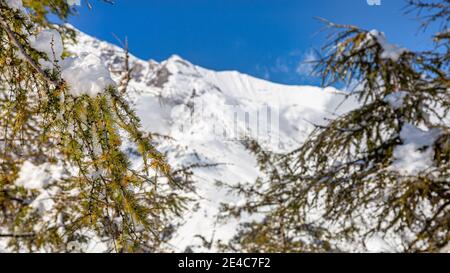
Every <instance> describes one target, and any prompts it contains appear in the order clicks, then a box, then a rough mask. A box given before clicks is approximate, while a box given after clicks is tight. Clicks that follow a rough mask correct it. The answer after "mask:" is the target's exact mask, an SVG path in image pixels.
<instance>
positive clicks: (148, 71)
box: [69, 33, 353, 251]
mask: <svg viewBox="0 0 450 273" xmlns="http://www.w3.org/2000/svg"><path fill="white" fill-rule="evenodd" d="M69 51H72V52H74V53H77V54H80V53H84V52H87V53H93V54H95V55H97V56H99V57H100V58H101V59H102V61H104V62H105V64H106V65H107V66H108V68H109V69H110V70H111V72H112V75H113V77H114V78H115V80H116V81H118V80H119V79H120V74H119V73H117V71H120V70H121V69H122V66H123V56H124V51H123V50H122V49H120V48H119V47H116V46H114V45H111V44H108V43H106V42H101V41H99V40H97V39H95V38H92V37H90V36H88V35H86V34H83V33H79V34H78V43H77V44H75V45H71V46H70V47H69ZM130 62H131V65H132V67H134V69H133V72H132V80H131V82H130V84H129V90H128V95H129V97H130V98H131V100H132V101H133V103H134V104H135V108H136V110H137V112H138V115H139V116H140V118H141V119H142V124H143V127H144V128H145V130H147V131H150V132H153V133H158V134H161V135H166V136H170V137H171V139H161V141H160V144H159V149H160V150H161V151H163V152H165V153H167V157H168V159H169V163H170V164H172V165H173V166H175V167H181V166H190V165H195V164H200V165H205V164H211V165H214V166H213V167H208V168H197V169H195V171H194V174H195V175H194V176H195V181H196V185H195V186H196V189H197V192H196V194H197V195H196V197H197V202H196V204H195V206H193V207H192V211H191V212H189V213H188V214H187V216H186V218H185V220H184V223H183V224H182V226H181V227H180V228H179V229H178V230H177V233H176V235H175V236H174V238H173V239H172V241H171V247H173V249H174V251H184V250H185V249H186V248H187V247H190V246H194V245H199V244H200V243H201V241H200V240H199V239H198V237H196V235H201V236H203V237H204V238H206V239H208V240H209V239H214V240H216V241H217V240H222V241H227V240H228V239H230V238H231V236H233V235H234V234H235V231H236V225H237V223H236V222H230V223H227V224H225V225H222V224H220V225H217V223H216V222H217V214H218V209H219V206H220V204H221V203H222V202H240V201H241V200H239V198H238V197H236V196H233V195H231V194H230V193H228V191H227V190H225V189H223V188H220V187H218V186H217V185H216V184H217V183H216V182H217V181H221V182H225V183H230V184H233V183H238V182H253V181H254V180H255V179H256V178H257V176H258V168H257V166H256V160H255V158H254V157H253V156H252V155H251V154H250V153H249V152H248V151H247V150H246V149H245V148H244V146H243V145H242V142H241V141H240V140H242V139H244V138H246V137H251V138H254V139H256V140H258V141H259V142H260V143H261V144H263V146H264V147H265V148H266V149H268V150H273V151H280V152H282V151H289V150H292V149H294V148H296V147H298V146H299V145H300V144H301V143H302V141H304V139H305V138H306V137H307V135H308V134H309V132H310V130H311V129H312V124H318V123H323V118H324V117H326V116H328V117H329V116H332V115H333V113H335V114H338V113H339V112H343V111H348V110H349V107H352V105H353V103H351V102H346V103H345V104H344V105H340V104H341V102H342V101H343V99H344V95H343V93H341V92H339V91H338V90H335V89H333V88H326V89H321V88H318V87H312V86H286V85H281V84H275V83H271V82H268V81H265V80H261V79H257V78H254V77H251V76H249V75H245V74H241V73H239V72H235V71H225V72H216V71H212V70H208V69H205V68H202V67H199V66H196V65H193V64H191V63H190V62H188V61H186V60H184V59H182V58H181V57H179V56H176V55H174V56H172V57H171V58H169V59H168V60H166V61H163V62H161V63H158V62H156V61H153V60H151V61H143V60H140V59H138V58H136V57H133V56H131V59H130Z"/></svg>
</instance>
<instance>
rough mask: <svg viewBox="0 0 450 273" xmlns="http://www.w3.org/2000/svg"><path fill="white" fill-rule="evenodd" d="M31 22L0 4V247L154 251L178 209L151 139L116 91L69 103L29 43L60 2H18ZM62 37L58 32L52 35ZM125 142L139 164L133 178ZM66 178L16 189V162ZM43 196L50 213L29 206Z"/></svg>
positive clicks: (62, 13)
mask: <svg viewBox="0 0 450 273" xmlns="http://www.w3.org/2000/svg"><path fill="white" fill-rule="evenodd" d="M24 5H26V7H28V8H29V11H31V14H32V16H31V17H28V16H26V15H24V14H23V13H21V12H19V11H15V10H11V9H10V8H8V7H7V6H6V5H4V4H3V2H0V22H1V24H2V28H0V82H1V85H0V130H1V131H0V146H1V149H0V237H3V238H7V239H8V243H9V246H10V248H11V249H12V250H15V251H52V252H65V251H84V250H85V247H86V245H87V244H88V243H91V242H93V241H94V242H102V243H104V244H106V245H107V249H106V250H105V251H115V252H136V251H160V250H163V249H164V243H165V242H166V241H167V240H168V239H169V238H170V231H171V230H172V229H173V224H172V223H173V222H174V219H175V218H176V217H177V216H179V215H180V214H181V212H182V211H183V209H184V204H185V201H187V200H186V199H185V198H184V197H183V193H184V186H185V185H184V184H183V183H182V182H183V181H182V180H180V179H179V178H178V177H174V175H173V172H172V170H171V168H170V166H169V165H168V164H167V163H166V162H165V158H164V156H163V155H162V154H160V153H159V152H158V151H157V150H156V149H155V147H154V140H153V138H152V135H150V134H146V133H144V132H142V131H141V130H140V120H139V118H138V117H137V116H136V114H135V113H134V111H133V110H132V109H131V107H130V106H129V104H128V103H127V101H126V100H125V99H124V98H123V94H121V93H119V91H117V88H116V87H114V86H110V87H108V88H107V89H106V90H104V91H103V92H102V93H101V94H99V95H98V96H96V97H89V96H87V95H85V96H80V97H75V96H73V95H71V93H70V92H69V88H70V87H69V86H67V85H66V83H65V82H64V81H63V80H62V79H61V77H60V75H59V74H60V73H59V71H58V70H57V69H54V70H43V69H42V68H40V66H39V59H41V58H43V57H44V58H45V56H43V54H42V53H40V52H37V51H36V50H34V49H33V48H32V47H31V46H30V45H29V42H28V39H27V38H28V37H29V36H30V35H34V34H36V33H37V32H38V31H39V29H42V28H48V27H53V28H55V27H57V26H54V25H49V22H48V20H47V19H46V18H47V15H48V14H50V13H51V14H56V15H57V16H59V17H60V18H61V19H66V18H67V17H68V16H69V15H71V14H73V13H74V12H75V10H73V9H72V8H70V7H69V6H68V5H67V3H66V1H63V0H60V1H53V0H52V1H37V0H26V1H24ZM59 29H60V31H61V32H63V33H66V34H67V32H64V31H65V30H64V29H63V28H59ZM124 140H127V141H128V142H131V143H133V145H134V147H135V149H136V151H137V153H138V154H139V156H140V157H141V158H142V167H141V168H140V169H137V168H132V166H131V164H130V161H129V158H128V157H127V155H126V153H125V152H124V149H123V147H124ZM25 161H28V162H32V163H33V164H35V165H37V166H44V165H45V164H52V165H57V166H61V167H62V168H64V172H63V175H62V177H57V178H54V179H53V180H54V181H50V183H48V186H46V188H45V189H40V190H27V189H25V188H23V187H21V186H18V185H16V183H15V181H16V180H17V178H18V175H19V172H20V169H21V166H22V164H23V162H25ZM43 190H45V191H46V192H50V193H51V196H46V198H50V199H51V201H52V202H51V206H50V208H46V209H45V210H41V209H36V208H35V207H33V206H32V205H31V204H32V203H33V202H34V201H36V200H37V199H38V198H42V194H43V192H42V191H43Z"/></svg>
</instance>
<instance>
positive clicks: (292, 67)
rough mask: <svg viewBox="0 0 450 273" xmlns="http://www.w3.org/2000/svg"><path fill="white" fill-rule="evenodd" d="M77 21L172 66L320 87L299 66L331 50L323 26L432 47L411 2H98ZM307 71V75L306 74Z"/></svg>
mask: <svg viewBox="0 0 450 273" xmlns="http://www.w3.org/2000/svg"><path fill="white" fill-rule="evenodd" d="M90 2H91V3H92V4H93V10H92V11H89V10H88V9H87V8H82V9H81V10H80V12H79V14H78V15H76V16H74V17H72V18H71V19H70V23H72V24H73V25H75V26H76V27H77V28H79V29H80V30H82V31H84V32H86V33H88V34H90V35H93V36H96V37H98V38H100V39H102V40H106V41H109V42H113V43H117V41H116V40H115V38H114V36H113V35H112V33H114V34H116V35H117V36H119V37H125V36H128V39H129V43H130V50H131V52H132V53H133V54H134V55H136V56H138V57H140V58H142V59H155V60H157V61H161V60H164V59H166V58H168V57H169V56H170V55H172V54H178V55H180V56H182V57H183V58H185V59H187V60H189V61H191V62H192V63H194V64H197V65H200V66H203V67H206V68H210V69H215V70H238V71H241V72H244V73H247V74H251V75H254V76H257V77H260V78H267V79H269V80H271V81H275V82H280V83H286V84H317V81H316V80H315V79H313V78H311V77H308V76H306V75H305V74H304V73H299V69H298V67H299V64H300V63H301V62H302V61H303V60H305V59H308V56H309V55H310V54H309V53H310V52H311V51H312V49H319V48H320V47H321V45H322V44H323V42H324V41H323V35H321V34H319V35H317V32H318V31H319V30H320V28H321V27H322V24H321V23H320V22H318V21H317V20H315V19H314V17H323V18H327V19H329V20H331V21H334V22H337V23H345V24H355V25H358V26H361V27H363V28H366V29H374V28H376V29H379V30H382V31H384V32H385V33H386V34H387V37H388V39H389V40H390V41H392V42H395V43H397V44H400V45H402V46H405V47H408V48H411V49H423V48H424V47H426V46H428V45H429V44H428V42H427V40H426V39H424V38H425V37H424V35H423V34H421V33H418V31H417V27H418V24H417V22H416V21H415V19H414V15H413V14H410V15H406V16H405V15H403V13H404V10H403V8H404V6H405V2H404V0H381V5H380V6H370V5H368V4H367V0H314V1H313V0H115V5H108V4H103V3H101V2H100V1H96V0H91V1H90ZM303 70H304V69H300V72H302V71H303Z"/></svg>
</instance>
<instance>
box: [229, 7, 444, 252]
mask: <svg viewBox="0 0 450 273" xmlns="http://www.w3.org/2000/svg"><path fill="white" fill-rule="evenodd" d="M427 3H428V4H427ZM410 4H411V5H413V6H412V8H413V10H417V9H426V10H427V11H428V12H427V16H426V17H425V18H426V21H425V24H424V26H426V25H427V24H430V23H434V22H437V23H439V24H440V27H441V30H442V31H441V32H439V33H437V34H436V35H435V36H434V41H435V43H436V48H434V49H433V50H430V51H425V52H410V51H406V52H403V53H402V54H401V56H399V59H398V60H397V59H393V58H385V57H383V51H384V50H385V48H384V45H383V43H384V41H381V40H380V37H377V36H375V35H374V34H373V33H372V32H369V31H366V30H362V29H360V28H357V27H355V26H342V25H336V24H333V23H329V22H326V24H327V26H328V29H329V30H330V35H329V36H328V37H329V40H330V43H329V44H328V45H326V46H325V48H324V52H325V56H324V57H323V58H322V59H321V60H320V61H319V62H318V64H317V73H320V74H321V75H322V77H323V81H324V85H331V84H334V83H338V82H340V83H341V82H345V83H347V84H348V86H356V87H355V88H354V89H352V91H351V92H350V93H349V96H353V97H356V98H357V99H358V100H359V102H360V104H361V106H360V107H359V108H357V109H355V110H353V111H351V112H349V113H347V114H344V115H342V116H339V117H338V118H336V119H334V120H330V121H329V124H328V125H327V126H316V129H315V130H314V132H313V133H312V134H311V135H310V137H309V138H308V140H307V141H306V142H305V143H304V144H303V145H302V146H301V147H300V148H299V149H298V150H296V151H294V152H292V153H290V154H288V155H276V154H271V153H269V152H266V151H264V150H262V148H261V147H260V146H259V145H258V144H257V143H255V142H250V143H248V148H249V150H251V151H253V152H254V153H255V154H256V155H257V156H258V158H259V163H260V166H261V170H262V171H263V172H264V173H265V174H266V175H265V176H264V177H263V178H260V179H259V180H258V181H257V183H256V184H255V185H250V186H248V185H239V186H237V187H234V189H235V190H236V191H238V192H240V193H241V194H244V195H245V196H246V197H247V198H248V200H249V201H248V202H247V204H245V205H244V206H240V207H233V206H228V205H225V206H224V210H225V211H228V212H229V213H231V214H232V215H234V216H240V215H242V214H243V213H250V214H256V215H260V216H263V217H264V221H262V222H253V223H250V224H245V225H243V226H242V228H241V232H240V233H239V234H238V235H237V236H236V238H235V240H234V242H232V244H231V247H232V249H239V250H244V251H251V252H252V251H270V252H285V251H294V252H301V251H334V250H336V249H344V250H345V249H364V244H365V242H366V240H367V239H368V238H371V237H372V236H374V235H376V236H380V237H382V238H385V239H386V240H387V241H389V242H391V243H392V244H393V245H392V248H393V249H395V250H396V251H410V252H421V251H440V250H441V249H443V248H444V247H446V246H447V245H448V244H449V242H450V162H449V155H450V149H449V148H450V146H449V144H450V128H449V120H448V117H449V112H450V93H449V90H450V80H449V55H450V52H449V50H448V45H449V36H448V20H449V17H448V16H449V9H450V1H448V0H444V1H431V3H430V1H428V2H426V1H410ZM355 83H356V84H355ZM400 91H402V92H404V93H406V97H405V99H404V103H403V105H402V107H399V108H398V109H397V108H396V107H392V106H391V105H390V104H389V103H388V102H387V101H386V99H385V98H387V97H388V96H390V95H393V94H395V93H396V92H400ZM406 124H411V125H413V126H416V127H421V128H427V129H429V130H431V129H435V130H439V131H440V132H441V134H440V137H439V139H437V140H436V142H435V143H434V145H433V147H431V148H432V150H433V154H434V158H433V166H432V167H431V168H428V169H426V170H424V171H421V172H420V173H418V174H408V175H407V174H404V173H401V172H400V171H399V170H396V169H394V168H392V167H391V166H392V164H393V163H394V161H395V157H394V150H395V148H396V147H398V146H399V145H402V144H403V140H402V138H401V137H400V133H401V131H402V129H403V128H404V126H405V125H406ZM427 148H429V147H425V148H424V149H427Z"/></svg>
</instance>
